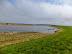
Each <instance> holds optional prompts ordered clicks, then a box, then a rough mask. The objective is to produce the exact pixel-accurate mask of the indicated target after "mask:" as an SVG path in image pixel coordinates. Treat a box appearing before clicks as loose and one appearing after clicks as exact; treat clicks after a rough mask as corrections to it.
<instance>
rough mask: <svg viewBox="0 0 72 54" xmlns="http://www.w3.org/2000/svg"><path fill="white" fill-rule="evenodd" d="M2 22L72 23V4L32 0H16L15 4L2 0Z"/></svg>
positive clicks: (0, 18)
mask: <svg viewBox="0 0 72 54" xmlns="http://www.w3.org/2000/svg"><path fill="white" fill-rule="evenodd" d="M43 1H44V0H43ZM0 22H10V23H11V22H12V23H28V24H56V25H72V24H71V23H72V6H70V5H53V4H50V3H45V2H33V1H32V0H16V2H15V6H14V5H12V4H11V3H10V2H8V1H7V0H0Z"/></svg>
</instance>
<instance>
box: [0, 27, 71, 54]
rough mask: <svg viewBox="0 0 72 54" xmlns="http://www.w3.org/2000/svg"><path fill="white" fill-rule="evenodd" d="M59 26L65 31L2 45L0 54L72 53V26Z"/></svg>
mask: <svg viewBox="0 0 72 54" xmlns="http://www.w3.org/2000/svg"><path fill="white" fill-rule="evenodd" d="M57 27H58V28H62V29H63V31H62V32H60V33H58V34H55V35H51V36H46V37H43V38H40V39H32V40H30V41H26V42H23V43H18V44H14V45H8V46H4V47H0V54H72V27H68V26H57ZM39 36H40V35H39Z"/></svg>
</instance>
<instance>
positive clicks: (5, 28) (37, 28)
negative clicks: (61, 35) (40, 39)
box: [0, 25, 59, 34]
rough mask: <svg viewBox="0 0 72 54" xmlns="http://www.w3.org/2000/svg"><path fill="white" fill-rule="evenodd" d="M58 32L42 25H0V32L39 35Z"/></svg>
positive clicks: (53, 28)
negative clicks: (33, 33) (35, 33)
mask: <svg viewBox="0 0 72 54" xmlns="http://www.w3.org/2000/svg"><path fill="white" fill-rule="evenodd" d="M56 30H59V29H57V28H55V27H52V26H43V25H33V26H31V25H0V32H39V33H50V34H51V33H55V32H54V31H56Z"/></svg>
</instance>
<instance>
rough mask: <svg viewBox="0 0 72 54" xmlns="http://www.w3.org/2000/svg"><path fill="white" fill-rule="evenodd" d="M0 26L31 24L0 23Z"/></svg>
mask: <svg viewBox="0 0 72 54" xmlns="http://www.w3.org/2000/svg"><path fill="white" fill-rule="evenodd" d="M0 25H32V24H16V23H0Z"/></svg>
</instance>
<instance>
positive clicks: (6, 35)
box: [0, 28, 62, 47]
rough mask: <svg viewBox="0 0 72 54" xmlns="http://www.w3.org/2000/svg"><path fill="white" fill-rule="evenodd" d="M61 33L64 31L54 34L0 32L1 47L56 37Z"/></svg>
mask: <svg viewBox="0 0 72 54" xmlns="http://www.w3.org/2000/svg"><path fill="white" fill-rule="evenodd" d="M59 29H60V28H59ZM61 31H62V29H60V30H57V31H56V32H55V33H52V34H48V33H38V32H0V38H2V40H1V39H0V47H3V46H7V45H11V44H17V43H21V42H25V41H30V40H32V39H39V38H43V37H47V36H51V35H55V34H58V33H59V32H61Z"/></svg>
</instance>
